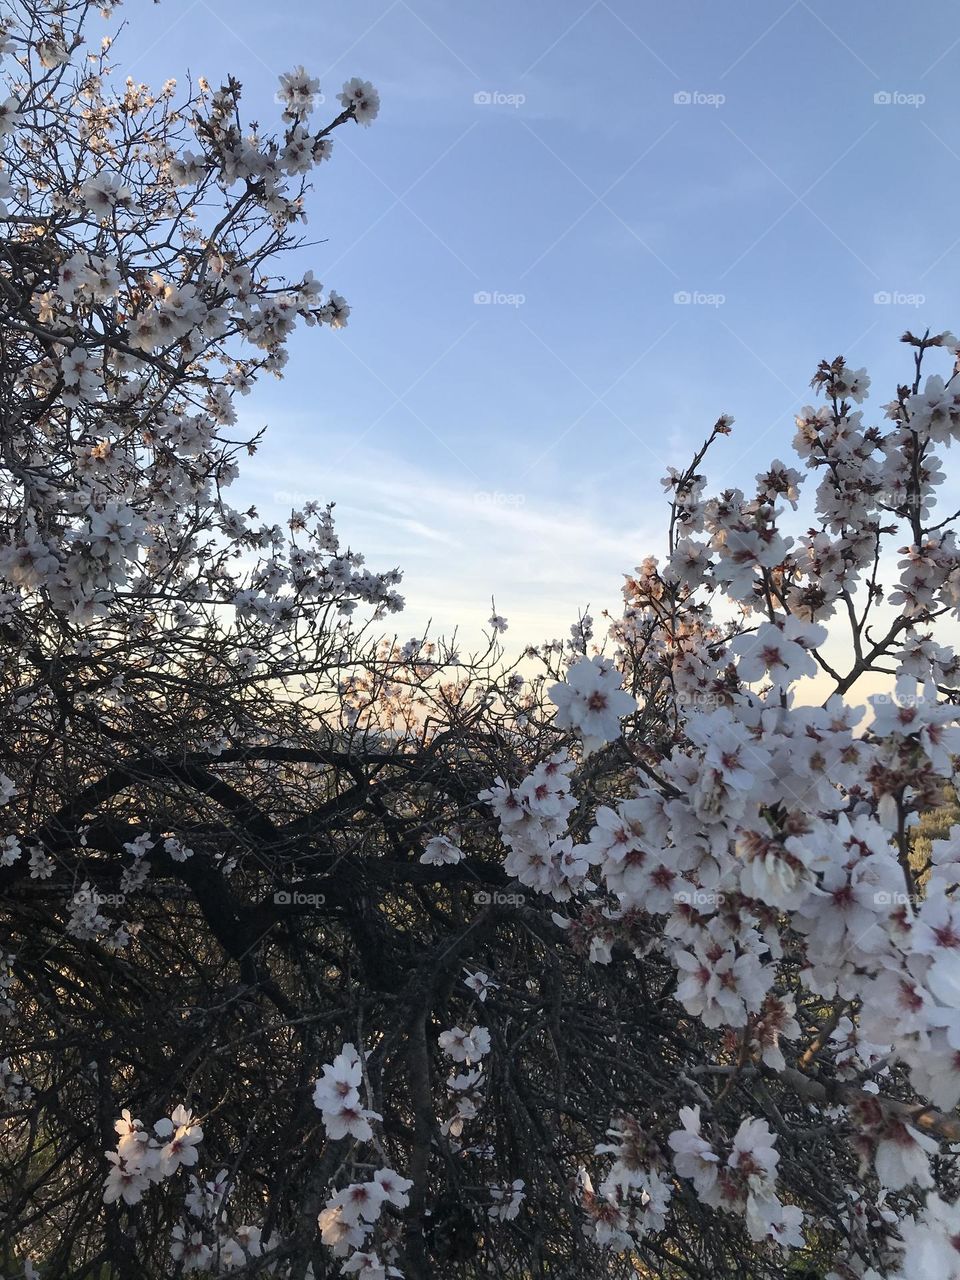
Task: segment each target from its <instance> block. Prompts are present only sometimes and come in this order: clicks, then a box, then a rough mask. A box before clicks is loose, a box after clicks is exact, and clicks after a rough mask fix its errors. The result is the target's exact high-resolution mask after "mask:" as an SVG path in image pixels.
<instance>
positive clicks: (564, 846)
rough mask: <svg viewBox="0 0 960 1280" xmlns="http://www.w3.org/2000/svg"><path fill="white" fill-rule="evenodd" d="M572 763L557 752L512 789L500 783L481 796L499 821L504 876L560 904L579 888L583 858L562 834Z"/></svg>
mask: <svg viewBox="0 0 960 1280" xmlns="http://www.w3.org/2000/svg"><path fill="white" fill-rule="evenodd" d="M573 770H574V761H573V760H572V759H570V757H569V756H568V755H567V754H566V752H558V753H557V754H555V755H553V756H551V757H550V759H549V760H545V761H544V762H543V763H542V764H539V765H537V767H536V769H534V771H533V772H532V773H531V774H529V775H528V776H527V777H526V778H524V780H523V782H521V783H520V785H519V786H517V787H511V786H509V785H508V784H507V783H505V782H503V781H502V780H499V779H498V781H497V783H496V785H495V786H494V787H492V788H491V789H490V790H489V791H485V792H483V793H482V794H481V796H480V799H481V800H485V801H486V802H487V803H488V804H489V805H490V807H491V809H492V810H493V812H494V813H495V814H496V816H497V818H498V819H499V821H500V832H501V836H502V838H503V841H504V844H505V845H506V846H507V848H508V849H509V850H510V852H509V854H508V856H507V858H506V859H505V861H504V864H503V865H504V869H505V870H506V872H507V874H508V875H511V876H514V877H515V878H516V879H517V880H519V881H520V883H521V884H524V885H527V886H528V887H529V888H531V889H535V890H536V891H537V892H538V893H547V894H551V895H552V896H553V897H554V898H556V899H558V900H561V901H562V900H565V899H567V898H569V897H570V896H571V894H572V893H573V892H574V891H575V890H577V889H579V888H581V887H582V886H583V884H584V881H585V879H586V876H587V873H588V871H589V860H588V859H586V858H584V857H583V856H581V854H580V853H578V851H577V850H576V849H575V848H574V845H573V841H572V840H571V839H570V837H569V836H567V835H566V834H565V833H566V829H567V821H568V819H569V817H570V814H571V813H572V812H573V810H574V808H575V807H576V800H575V798H574V797H573V796H572V795H571V793H570V775H571V774H572V772H573Z"/></svg>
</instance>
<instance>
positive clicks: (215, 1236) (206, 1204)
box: [170, 1169, 280, 1275]
mask: <svg viewBox="0 0 960 1280" xmlns="http://www.w3.org/2000/svg"><path fill="white" fill-rule="evenodd" d="M232 1190H233V1183H232V1182H231V1179H230V1176H229V1174H228V1173H227V1170H226V1169H221V1170H220V1172H219V1173H218V1174H217V1175H216V1177H215V1178H213V1179H211V1180H210V1181H207V1182H201V1181H200V1180H199V1179H198V1178H197V1177H196V1176H195V1175H194V1174H191V1175H190V1189H189V1191H188V1192H187V1194H186V1197H185V1207H186V1210H187V1214H188V1217H187V1218H186V1219H185V1220H184V1221H183V1222H182V1223H177V1224H176V1226H175V1227H174V1228H173V1232H172V1239H171V1242H170V1259H171V1261H172V1262H174V1263H175V1264H176V1266H177V1267H178V1269H179V1270H180V1271H182V1272H183V1273H184V1274H187V1273H188V1272H191V1271H203V1272H205V1273H212V1274H214V1275H221V1274H224V1273H229V1272H230V1271H234V1270H237V1269H238V1268H240V1267H244V1266H247V1265H249V1264H251V1263H252V1262H253V1261H254V1260H255V1259H257V1258H260V1257H262V1256H263V1255H264V1254H265V1253H269V1252H270V1251H271V1250H272V1249H274V1248H275V1247H276V1246H277V1245H279V1244H280V1240H279V1238H278V1237H277V1236H276V1235H272V1236H270V1237H269V1238H266V1237H264V1235H263V1232H262V1231H261V1229H260V1228H259V1227H254V1226H245V1225H239V1226H232V1225H231V1224H230V1221H229V1209H228V1206H229V1200H230V1193H231V1191H232ZM272 1270H274V1272H275V1268H273V1269H272Z"/></svg>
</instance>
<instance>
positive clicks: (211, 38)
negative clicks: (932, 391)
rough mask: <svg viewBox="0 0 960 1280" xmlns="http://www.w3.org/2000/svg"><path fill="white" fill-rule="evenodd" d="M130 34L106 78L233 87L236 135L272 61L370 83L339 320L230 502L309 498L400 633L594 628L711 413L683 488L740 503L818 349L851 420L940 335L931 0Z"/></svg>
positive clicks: (946, 289) (941, 60) (359, 0)
mask: <svg viewBox="0 0 960 1280" xmlns="http://www.w3.org/2000/svg"><path fill="white" fill-rule="evenodd" d="M121 13H123V11H121ZM125 16H126V18H127V19H128V21H129V23H130V26H129V27H128V29H127V31H126V32H125V33H124V35H123V37H122V40H121V42H120V44H119V45H118V46H117V48H116V49H115V53H116V54H117V56H118V60H119V62H120V64H121V66H122V68H123V69H124V70H125V71H130V72H131V73H132V74H134V75H135V76H137V77H138V78H142V79H146V80H147V81H151V82H157V81H159V80H161V79H163V78H165V77H167V76H170V75H174V76H177V77H182V76H183V73H184V72H185V71H186V70H187V69H189V70H190V71H192V72H193V73H194V74H195V75H196V74H204V75H206V76H207V77H208V78H209V79H211V80H212V81H214V82H217V81H219V79H220V78H221V77H223V76H224V75H225V74H226V73H227V72H228V71H229V72H232V73H233V74H234V75H236V76H237V77H238V78H239V79H240V80H241V81H242V82H243V84H244V86H245V98H246V103H247V109H248V113H249V117H250V118H256V119H258V120H259V121H260V123H261V124H262V125H263V126H267V125H268V124H272V123H273V122H274V121H276V120H277V118H278V115H279V110H280V109H279V107H277V106H276V105H275V103H274V96H273V95H274V92H275V88H276V82H277V77H278V75H279V73H280V72H282V71H285V70H289V69H291V68H292V67H293V66H294V65H296V64H298V63H303V64H305V65H306V66H307V68H308V70H310V71H311V72H312V74H314V75H318V76H320V78H321V87H322V89H323V90H324V91H325V93H326V95H327V98H328V107H327V108H326V109H325V110H329V112H330V114H333V110H334V108H335V107H336V103H335V94H336V93H337V92H338V90H339V89H340V86H341V84H342V82H343V80H344V79H346V78H348V77H349V76H352V75H360V76H362V77H364V78H366V79H369V80H372V81H373V83H374V84H375V85H376V86H377V88H378V89H379V91H380V93H381V97H382V109H381V114H380V118H379V119H378V120H377V121H376V122H375V124H374V125H373V126H372V127H371V128H370V129H368V130H364V129H360V128H357V127H353V126H351V127H350V128H349V129H343V130H340V131H338V133H337V135H336V142H335V147H334V157H333V161H332V163H331V164H329V165H327V166H325V167H324V168H323V170H322V171H321V172H320V173H319V174H318V175H317V181H316V185H315V191H314V193H313V195H312V198H311V205H310V213H311V224H310V233H311V235H312V236H313V237H317V238H320V237H323V238H324V240H325V243H323V244H319V245H316V246H315V247H313V248H312V249H310V250H309V251H308V252H307V253H305V255H304V259H303V264H302V265H304V266H311V267H312V268H313V269H314V271H315V273H316V275H317V276H318V277H319V278H320V279H321V280H323V281H324V283H325V284H326V285H328V286H330V287H333V288H335V289H337V290H338V291H339V292H340V293H342V294H343V295H344V296H345V297H346V298H347V299H348V301H349V302H350V303H351V306H352V307H353V314H352V316H351V320H350V325H349V327H348V328H347V329H346V330H345V331H343V332H342V333H339V334H335V333H329V332H323V333H321V334H319V335H318V334H317V332H316V330H309V331H304V333H303V334H301V335H299V336H298V337H297V338H296V340H295V341H294V342H293V344H292V347H291V361H290V365H289V366H288V376H287V377H286V378H285V379H284V380H283V382H280V383H273V382H270V383H264V384H261V385H260V387H258V389H257V390H256V391H255V392H254V394H253V395H252V396H250V397H249V398H247V399H246V400H244V402H243V405H242V409H243V412H244V415H245V417H244V422H245V425H247V426H249V427H251V428H256V427H259V426H261V425H263V424H269V427H270V431H269V433H268V436H267V441H266V444H265V446H264V447H263V449H262V450H261V452H260V453H259V454H258V455H257V458H256V459H255V460H254V461H253V462H252V463H251V464H249V465H248V467H247V471H246V474H245V477H244V480H243V483H242V493H241V495H240V496H242V497H243V498H244V499H245V500H246V501H256V502H257V503H258V505H259V506H260V508H261V511H262V512H263V513H264V514H266V515H269V516H271V517H272V518H276V519H279V518H282V516H283V515H284V514H285V512H286V510H287V508H288V507H289V506H290V505H291V502H292V501H302V500H304V499H305V498H306V497H309V496H314V497H317V498H318V499H320V500H323V501H326V500H335V501H336V502H337V506H338V511H339V513H340V515H339V523H340V526H341V529H342V532H343V534H344V536H345V537H346V538H347V539H348V540H349V541H350V542H351V543H352V544H353V545H354V546H355V547H356V548H358V549H360V550H362V551H364V553H365V554H366V555H367V558H368V561H369V562H370V564H371V565H373V566H375V567H378V568H379V567H383V568H386V567H389V566H391V565H394V564H399V565H400V566H401V567H402V568H403V569H404V571H405V586H404V590H405V594H406V596H407V599H408V611H407V616H406V617H405V618H401V619H400V621H399V624H398V626H399V631H400V634H401V635H402V636H403V637H404V638H405V637H406V636H408V635H410V634H414V633H415V632H418V631H419V630H420V629H421V628H422V627H423V625H424V623H425V621H426V619H427V618H428V617H432V618H433V619H434V623H435V626H436V627H437V628H438V629H440V630H442V631H447V632H449V631H450V630H451V629H452V627H453V626H454V625H455V624H458V623H459V624H460V626H461V628H462V629H463V630H464V631H465V632H466V633H467V634H468V635H469V634H471V633H475V632H476V630H477V628H479V626H480V625H481V624H482V622H483V620H484V619H485V618H486V617H487V616H488V615H489V612H490V606H489V600H490V596H491V594H495V595H496V600H497V608H498V610H499V612H501V613H502V614H505V615H506V616H507V617H508V619H509V620H510V624H511V626H510V632H509V633H508V638H509V639H516V641H517V642H530V641H536V640H539V639H542V638H545V637H548V636H554V635H559V634H562V633H564V632H565V631H566V628H567V626H568V625H569V623H570V622H571V621H573V619H574V617H575V615H576V613H577V610H578V609H579V608H582V607H583V606H586V605H587V604H590V605H591V606H592V607H593V611H594V612H595V613H596V612H599V610H600V609H601V608H603V607H609V608H611V609H616V606H617V604H618V600H619V585H620V580H621V579H620V575H621V574H622V573H623V572H625V571H628V570H629V569H631V567H632V566H633V565H634V564H636V563H637V562H638V561H639V560H640V559H642V557H643V556H644V555H646V554H648V553H650V552H655V551H657V550H659V549H660V539H661V537H662V533H661V530H662V526H663V517H662V511H663V508H662V503H661V497H660V495H661V488H660V485H659V478H660V476H661V475H662V474H663V472H664V470H665V468H666V466H667V465H681V464H682V463H683V462H684V461H685V460H686V458H687V457H688V456H689V454H690V453H691V452H692V450H693V449H694V448H695V447H696V445H697V444H698V443H699V442H700V440H701V439H702V438H703V436H704V435H705V434H706V432H707V431H708V430H709V428H710V426H711V425H712V423H713V422H714V421H715V420H716V418H717V417H718V415H719V414H720V413H721V412H729V413H732V414H733V415H734V416H735V418H736V426H735V428H734V434H733V435H732V436H731V437H730V438H729V439H728V440H727V441H725V442H722V443H721V447H720V448H719V449H718V451H717V453H716V455H715V456H714V459H713V463H712V467H711V469H710V475H711V481H712V485H711V487H712V488H713V487H716V488H719V487H722V486H724V485H728V484H740V485H741V486H744V487H746V486H747V485H749V484H750V483H751V482H752V478H753V476H754V474H755V473H756V472H757V471H758V470H759V469H761V468H762V467H764V466H765V465H766V464H767V463H768V462H769V460H770V459H771V458H772V457H774V456H780V457H783V458H785V459H786V458H787V457H788V451H789V444H790V439H791V437H792V434H793V427H792V417H793V413H794V411H795V410H796V409H797V408H799V407H800V406H801V405H802V404H803V403H805V402H808V401H809V399H810V393H809V391H808V389H807V384H808V383H809V379H810V376H811V374H812V372H813V370H814V367H815V365H816V362H817V360H818V359H820V358H821V357H824V356H825V357H833V356H835V355H837V354H838V353H841V352H842V353H843V354H845V355H846V356H847V357H848V358H849V359H850V360H851V361H852V362H854V363H855V364H857V365H861V364H865V365H866V366H867V368H868V369H869V370H870V373H871V375H872V377H873V379H874V390H875V392H876V393H878V394H876V395H875V397H874V399H873V400H872V401H870V402H868V406H867V408H868V409H870V407H871V405H873V406H878V405H879V404H880V403H883V402H885V401H886V400H888V399H889V398H890V397H891V395H892V393H893V391H894V388H895V385H896V381H897V380H898V379H901V380H905V379H906V378H907V377H908V368H909V366H908V362H907V360H906V359H905V358H904V357H906V356H907V354H908V353H907V351H906V349H905V348H903V347H901V346H900V345H899V343H898V342H897V339H898V337H899V335H900V333H901V332H902V331H903V330H904V328H907V327H910V328H914V329H921V330H922V329H923V328H924V327H925V326H929V327H930V328H931V329H942V328H946V327H950V328H955V329H960V316H958V314H957V282H958V271H960V226H958V225H957V221H956V218H955V216H954V212H953V211H954V210H955V208H956V207H957V196H958V193H960V140H958V139H957V136H956V128H955V124H956V118H957V104H958V91H957V84H958V69H960V9H958V7H957V5H956V4H954V3H951V2H950V0H918V2H917V3H914V4H911V5H909V6H906V5H903V4H902V3H898V2H894V0H846V2H845V3H844V4H843V5H835V4H828V3H826V0H737V2H736V3H733V2H732V0H718V2H715V3H706V0H695V2H694V0H670V3H668V4H663V3H652V2H649V0H642V2H638V0H594V2H593V3H590V2H589V0H484V3H483V4H479V3H477V4H465V3H456V4H454V3H442V0H336V2H330V0H323V2H322V3H321V2H310V3H307V2H306V0H288V2H287V3H286V4H284V5H282V6H271V5H265V4H263V3H256V4H255V3H252V0H163V3H162V4H160V5H158V6H153V5H146V4H143V3H138V4H136V5H135V6H134V5H130V6H128V7H127V11H126V14H125ZM478 95H479V97H478ZM678 95H679V98H678ZM878 95H879V98H878ZM684 98H687V99H689V100H684ZM678 294H681V295H690V296H691V301H688V302H682V301H679V302H678V301H677V300H676V295H678ZM477 295H484V296H491V295H492V296H493V297H494V298H495V300H493V301H488V302H483V301H477V300H476V298H477ZM878 295H880V297H881V299H882V298H884V297H886V298H889V299H892V300H888V301H884V300H879V301H878V300H877V297H878ZM875 411H876V412H877V416H878V417H879V416H880V414H879V411H878V410H875Z"/></svg>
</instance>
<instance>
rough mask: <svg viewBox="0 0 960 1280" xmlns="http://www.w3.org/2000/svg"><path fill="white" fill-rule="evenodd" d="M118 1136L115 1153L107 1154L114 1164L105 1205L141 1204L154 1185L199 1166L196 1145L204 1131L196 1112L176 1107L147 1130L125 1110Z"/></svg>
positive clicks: (116, 1126)
mask: <svg viewBox="0 0 960 1280" xmlns="http://www.w3.org/2000/svg"><path fill="white" fill-rule="evenodd" d="M113 1127H114V1129H115V1130H116V1132H117V1135H118V1141H117V1147H116V1150H115V1151H108V1152H107V1159H108V1160H109V1162H110V1164H111V1166H112V1167H111V1169H110V1172H109V1173H108V1174H107V1177H106V1181H105V1182H104V1184H103V1202H104V1204H113V1202H114V1201H115V1200H123V1202H124V1204H130V1205H133V1204H138V1203H139V1202H140V1200H141V1199H142V1197H143V1194H144V1192H145V1191H146V1190H147V1189H148V1187H149V1186H150V1185H151V1184H152V1183H157V1182H163V1180H164V1179H165V1178H172V1177H173V1176H174V1174H176V1173H177V1172H178V1170H180V1169H181V1168H187V1169H190V1168H192V1167H193V1166H194V1165H195V1164H196V1163H197V1146H198V1145H199V1143H201V1142H202V1141H203V1130H202V1129H201V1127H200V1124H199V1122H198V1121H197V1120H196V1119H195V1118H194V1115H193V1112H192V1111H188V1110H186V1108H185V1107H183V1106H177V1107H175V1108H174V1110H173V1111H172V1112H171V1114H170V1115H169V1116H164V1117H163V1119H161V1120H158V1121H157V1123H156V1124H155V1125H154V1126H153V1130H152V1132H151V1131H148V1130H147V1129H144V1127H143V1125H142V1123H141V1122H140V1121H139V1120H135V1119H134V1118H133V1117H132V1116H131V1115H130V1112H129V1111H123V1112H122V1113H121V1116H120V1119H119V1120H118V1121H117V1122H116V1124H115V1125H114V1126H113Z"/></svg>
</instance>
